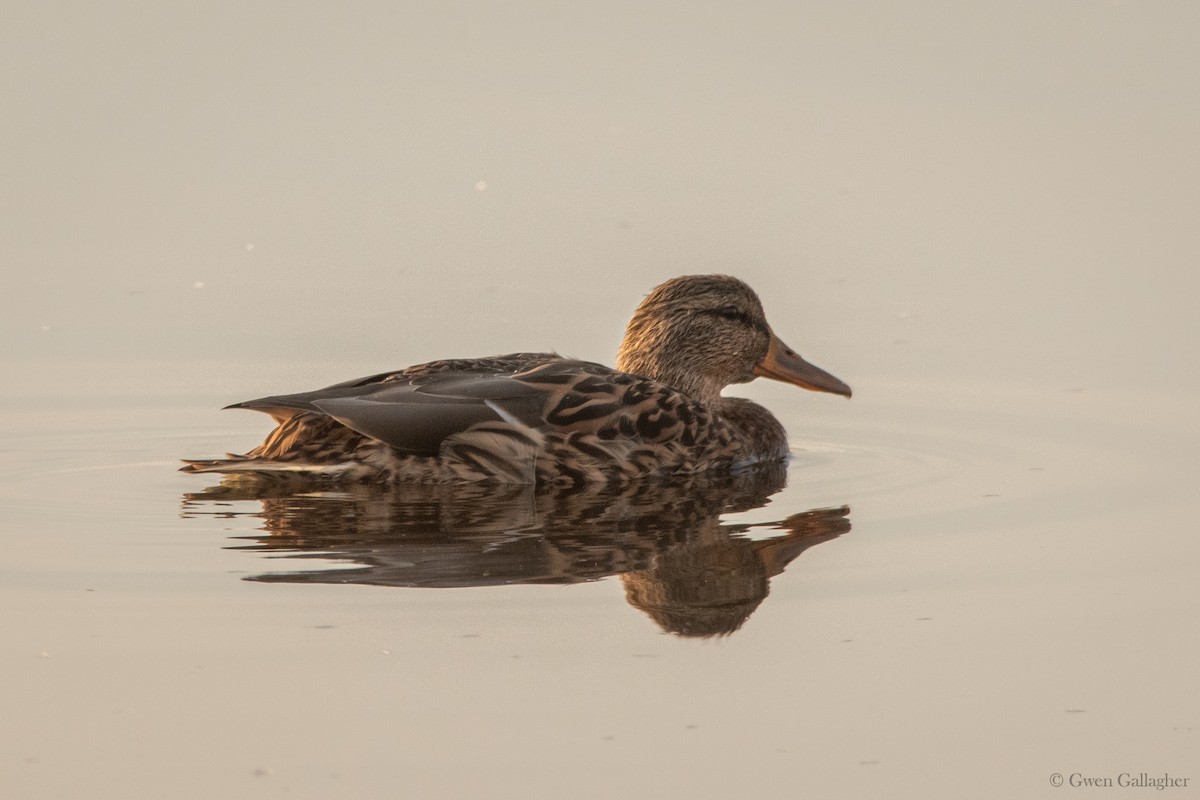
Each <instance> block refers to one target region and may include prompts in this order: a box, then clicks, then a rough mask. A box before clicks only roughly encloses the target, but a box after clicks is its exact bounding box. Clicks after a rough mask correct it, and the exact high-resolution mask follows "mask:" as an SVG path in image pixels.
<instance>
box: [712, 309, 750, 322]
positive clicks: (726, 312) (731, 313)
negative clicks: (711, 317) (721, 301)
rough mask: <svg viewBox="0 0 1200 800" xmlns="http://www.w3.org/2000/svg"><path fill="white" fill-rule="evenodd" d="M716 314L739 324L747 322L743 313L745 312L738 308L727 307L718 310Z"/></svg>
mask: <svg viewBox="0 0 1200 800" xmlns="http://www.w3.org/2000/svg"><path fill="white" fill-rule="evenodd" d="M716 314H717V316H718V317H722V318H724V319H732V320H736V321H738V322H745V321H746V315H745V313H743V311H742V310H741V309H740V308H738V307H737V306H725V307H724V308H718V309H717V311H716Z"/></svg>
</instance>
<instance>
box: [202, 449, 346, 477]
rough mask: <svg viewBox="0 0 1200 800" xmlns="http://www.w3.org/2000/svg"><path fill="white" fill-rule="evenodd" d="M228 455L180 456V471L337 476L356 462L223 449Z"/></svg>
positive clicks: (344, 473) (343, 473) (343, 474)
mask: <svg viewBox="0 0 1200 800" xmlns="http://www.w3.org/2000/svg"><path fill="white" fill-rule="evenodd" d="M225 455H226V456H228V458H211V459H191V458H185V459H183V462H184V464H183V466H182V467H180V468H179V471H180V472H193V473H196V472H219V473H222V474H224V475H233V474H239V473H242V474H251V475H261V476H281V477H282V476H301V475H311V476H314V477H318V476H320V477H326V478H340V477H345V476H348V475H350V474H351V473H353V472H354V471H355V469H356V465H355V464H352V463H346V462H343V463H335V464H306V463H302V462H296V461H274V460H271V459H265V458H254V457H252V456H248V455H247V456H239V455H235V454H233V453H226V454H225Z"/></svg>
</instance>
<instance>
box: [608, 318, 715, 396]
mask: <svg viewBox="0 0 1200 800" xmlns="http://www.w3.org/2000/svg"><path fill="white" fill-rule="evenodd" d="M646 344H647V343H646V342H644V341H642V342H637V343H631V340H630V337H628V336H626V338H625V341H623V342H622V343H621V349H620V350H619V351H618V352H617V369H618V370H620V371H621V372H631V373H633V374H634V375H641V376H642V377H644V378H650V379H651V380H656V381H658V382H659V383H665V384H666V385H667V386H670V387H671V388H673V389H678V390H679V391H681V392H683V393H684V394H686V395H687V396H688V397H690V398H692V399H693V400H695V401H696V402H698V403H701V404H703V405H705V406H708V407H710V408H713V407H715V406H716V405H718V404H719V403H720V402H721V400H722V398H721V390H722V389H724V388H725V387H724V385H723V384H721V383H719V382H717V381H714V380H712V379H711V378H709V377H707V376H706V375H705V374H704V373H705V369H704V368H705V366H706V365H705V364H702V363H698V362H697V360H696V359H695V358H694V357H692V355H691V354H690V353H680V352H675V354H674V357H673V358H671V359H670V360H667V359H664V358H661V357H660V354H661V353H662V352H664V351H663V349H662V348H660V347H654V346H650V347H647V346H646ZM635 345H640V346H635Z"/></svg>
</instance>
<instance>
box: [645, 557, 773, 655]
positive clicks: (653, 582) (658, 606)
mask: <svg viewBox="0 0 1200 800" xmlns="http://www.w3.org/2000/svg"><path fill="white" fill-rule="evenodd" d="M621 580H622V581H624V583H625V599H626V600H628V601H629V604H630V605H631V606H634V607H635V608H640V609H641V610H642V611H644V612H646V614H648V615H649V616H650V618H651V619H653V620H654V621H655V622H656V623H657V624H658V626H659V627H660V628H662V629H663V630H664V631H666V632H668V633H675V634H679V635H680V636H696V637H704V636H726V635H728V634H731V633H733V632H734V631H736V630H737V629H738V628H740V627H741V625H742V623H743V622H745V621H746V618H747V617H749V616H750V614H752V613H753V612H754V609H756V608H758V604H759V603H761V602H762V601H763V598H765V597H766V596H767V591H768V589H767V583H768V582H767V569H766V565H764V564H763V562H762V561H761V560H759V558H758V556H757V554H756V553H755V551H754V547H753V543H752V542H751V541H749V540H747V539H729V538H726V539H724V540H723V541H716V542H699V541H696V542H689V543H687V544H684V545H680V546H677V547H674V548H671V549H670V550H668V551H666V552H665V553H663V554H662V555H661V556H660V557H659V559H658V560H657V562H656V563H655V565H654V567H653V568H652V569H644V570H637V571H636V572H626V573H625V574H624V575H622V576H621Z"/></svg>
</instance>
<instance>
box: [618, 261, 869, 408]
mask: <svg viewBox="0 0 1200 800" xmlns="http://www.w3.org/2000/svg"><path fill="white" fill-rule="evenodd" d="M617 369H619V370H622V371H624V372H632V373H636V374H639V375H646V376H649V377H652V378H654V379H655V380H658V381H661V382H663V383H665V384H667V385H668V386H673V387H674V388H676V389H680V390H682V391H683V392H684V393H686V394H688V395H690V396H691V397H693V398H695V399H697V400H699V401H700V402H702V403H705V404H708V405H713V404H715V403H717V402H718V397H719V396H720V393H721V390H722V389H724V388H725V387H726V386H728V385H729V384H732V383H747V382H749V381H752V380H754V379H755V378H756V377H765V378H774V379H775V380H780V381H784V382H786V383H791V384H794V385H796V386H800V387H802V388H805V389H811V390H813V391H818V392H832V393H834V394H841V395H845V396H847V397H849V396H850V387H849V386H847V385H846V384H845V383H843V382H842V381H840V380H838V379H837V378H835V377H833V376H832V375H830V374H829V373H828V372H825V371H824V370H822V369H820V368H818V367H815V366H813V365H812V364H809V363H808V362H807V361H805V360H804V359H802V358H801V357H800V356H799V355H798V354H797V353H796V352H795V351H794V350H792V349H791V348H790V347H788V346H787V345H785V344H784V343H783V342H782V341H780V339H779V337H778V336H776V335H775V334H774V332H773V331H772V330H771V326H770V325H768V324H767V318H766V315H765V314H764V312H763V307H762V303H761V301H759V299H758V295H757V294H755V293H754V290H753V289H751V288H750V287H749V286H747V285H746V284H745V283H743V282H742V281H740V280H738V279H737V278H732V277H729V276H727V275H687V276H684V277H682V278H675V279H673V280H669V281H667V282H666V283H663V284H661V285H659V286H657V287H655V289H654V291H652V292H651V293H650V294H649V295H647V296H646V298H645V299H644V300H643V301H642V303H641V305H639V306H638V308H637V311H635V312H634V315H633V318H632V319H631V320H630V321H629V325H628V327H627V328H626V329H625V338H624V340H623V341H622V342H621V349H620V352H619V353H618V354H617Z"/></svg>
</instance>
